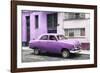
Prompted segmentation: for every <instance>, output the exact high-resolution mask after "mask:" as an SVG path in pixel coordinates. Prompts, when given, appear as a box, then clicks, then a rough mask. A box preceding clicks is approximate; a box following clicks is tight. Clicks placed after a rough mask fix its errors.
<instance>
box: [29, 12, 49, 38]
mask: <svg viewBox="0 0 100 73" xmlns="http://www.w3.org/2000/svg"><path fill="white" fill-rule="evenodd" d="M35 15H38V17H39V19H38V20H39V21H38V24H39V25H38V28H35ZM46 19H47V16H46V13H44V12H33V13H31V14H30V40H32V39H36V38H38V36H39V35H41V34H43V33H47V20H46Z"/></svg>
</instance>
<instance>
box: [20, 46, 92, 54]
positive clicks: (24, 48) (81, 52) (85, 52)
mask: <svg viewBox="0 0 100 73" xmlns="http://www.w3.org/2000/svg"><path fill="white" fill-rule="evenodd" d="M22 49H23V50H32V49H30V48H29V47H22ZM79 53H80V54H90V50H81V51H80V52H79Z"/></svg>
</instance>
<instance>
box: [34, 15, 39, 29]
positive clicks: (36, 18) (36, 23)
mask: <svg viewBox="0 0 100 73" xmlns="http://www.w3.org/2000/svg"><path fill="white" fill-rule="evenodd" d="M38 22H39V21H38V15H35V28H38Z"/></svg>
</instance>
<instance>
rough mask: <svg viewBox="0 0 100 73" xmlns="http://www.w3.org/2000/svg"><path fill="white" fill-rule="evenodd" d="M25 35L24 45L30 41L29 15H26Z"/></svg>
mask: <svg viewBox="0 0 100 73" xmlns="http://www.w3.org/2000/svg"><path fill="white" fill-rule="evenodd" d="M26 31H27V32H26V34H27V35H26V37H27V41H26V46H28V44H29V41H30V16H26Z"/></svg>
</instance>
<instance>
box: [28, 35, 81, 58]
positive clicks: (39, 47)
mask: <svg viewBox="0 0 100 73" xmlns="http://www.w3.org/2000/svg"><path fill="white" fill-rule="evenodd" d="M29 47H30V48H32V49H33V50H34V54H39V53H42V52H49V53H58V54H61V55H62V57H64V58H66V57H69V55H70V53H77V52H79V51H80V42H79V41H77V40H72V39H66V38H65V36H64V35H60V34H43V35H41V36H40V37H39V38H38V39H36V40H31V41H30V42H29Z"/></svg>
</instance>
